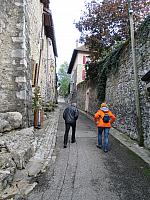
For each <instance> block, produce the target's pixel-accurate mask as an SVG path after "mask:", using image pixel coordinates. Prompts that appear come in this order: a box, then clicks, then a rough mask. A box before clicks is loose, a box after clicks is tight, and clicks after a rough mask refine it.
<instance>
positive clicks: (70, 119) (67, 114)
mask: <svg viewBox="0 0 150 200" xmlns="http://www.w3.org/2000/svg"><path fill="white" fill-rule="evenodd" d="M78 116H79V111H78V109H77V108H76V107H75V106H68V107H67V108H66V109H65V110H64V113H63V118H64V120H65V123H66V124H74V123H75V122H76V120H77V119H78Z"/></svg>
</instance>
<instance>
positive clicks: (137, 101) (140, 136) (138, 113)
mask: <svg viewBox="0 0 150 200" xmlns="http://www.w3.org/2000/svg"><path fill="white" fill-rule="evenodd" d="M128 8H129V20H130V35H131V49H132V60H133V69H134V86H135V105H136V117H137V132H138V142H139V145H140V146H143V142H144V140H143V128H142V120H141V109H140V98H139V97H140V96H139V83H138V71H137V66H136V56H135V40H134V25H133V24H134V21H133V8H132V0H128Z"/></svg>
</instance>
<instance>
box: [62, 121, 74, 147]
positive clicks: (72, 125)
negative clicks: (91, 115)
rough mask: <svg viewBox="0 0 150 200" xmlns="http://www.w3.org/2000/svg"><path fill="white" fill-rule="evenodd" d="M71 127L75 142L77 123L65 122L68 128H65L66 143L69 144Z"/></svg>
mask: <svg viewBox="0 0 150 200" xmlns="http://www.w3.org/2000/svg"><path fill="white" fill-rule="evenodd" d="M70 127H72V137H71V141H72V142H75V132H76V123H74V124H67V123H65V128H66V129H65V135H64V145H67V143H68V134H69V130H70Z"/></svg>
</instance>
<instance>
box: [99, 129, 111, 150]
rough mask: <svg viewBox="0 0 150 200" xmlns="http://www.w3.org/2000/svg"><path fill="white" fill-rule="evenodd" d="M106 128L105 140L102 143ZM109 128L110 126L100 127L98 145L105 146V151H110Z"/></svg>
mask: <svg viewBox="0 0 150 200" xmlns="http://www.w3.org/2000/svg"><path fill="white" fill-rule="evenodd" d="M103 130H104V142H103V144H102V133H103ZM109 130H110V128H102V127H98V145H99V146H103V150H104V151H108V145H109V138H108V137H109Z"/></svg>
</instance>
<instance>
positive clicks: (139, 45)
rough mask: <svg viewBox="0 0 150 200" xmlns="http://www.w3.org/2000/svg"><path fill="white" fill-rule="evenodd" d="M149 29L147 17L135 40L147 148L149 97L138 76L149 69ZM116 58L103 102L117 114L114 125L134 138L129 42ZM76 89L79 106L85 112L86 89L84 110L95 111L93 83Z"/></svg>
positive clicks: (134, 120)
mask: <svg viewBox="0 0 150 200" xmlns="http://www.w3.org/2000/svg"><path fill="white" fill-rule="evenodd" d="M149 30H150V28H149V19H148V20H147V21H146V22H145V23H143V24H142V25H141V27H140V29H139V30H138V32H137V34H136V36H135V42H136V62H137V68H138V80H139V93H140V107H141V115H142V126H143V133H144V145H145V146H146V147H147V148H149V149H150V97H149V96H148V93H147V92H146V83H145V82H143V81H141V77H142V76H143V75H144V74H146V72H148V71H149V66H150V56H149V55H150V33H149ZM118 61H119V67H118V71H117V73H116V74H115V75H113V74H111V75H110V76H109V77H108V79H107V86H106V101H107V103H108V105H109V107H110V109H111V110H112V111H113V113H114V114H115V115H116V116H117V120H116V122H115V123H114V126H115V127H116V128H117V129H119V130H120V131H122V132H123V133H125V134H127V135H129V136H130V137H131V138H133V139H136V140H137V139H138V135H137V130H136V107H135V95H134V91H135V89H134V72H133V64H132V55H131V48H130V44H129V45H128V46H126V47H124V48H123V50H122V52H121V53H120V55H119V58H118ZM77 88H78V91H77V94H78V97H77V99H78V102H77V103H78V107H79V108H80V109H82V110H84V111H85V110H86V101H87V94H86V93H87V91H88V92H89V100H88V101H89V102H88V110H87V111H88V112H89V113H91V114H94V112H95V111H96V110H97V109H98V108H99V105H98V102H97V97H96V88H95V86H94V85H92V83H90V84H89V83H88V84H86V83H82V84H79V85H78V87H77Z"/></svg>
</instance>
